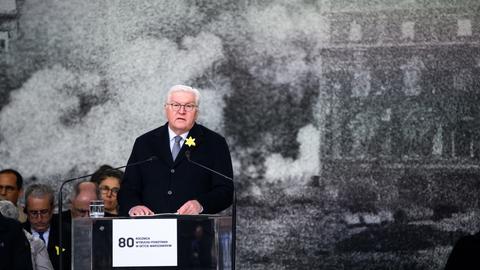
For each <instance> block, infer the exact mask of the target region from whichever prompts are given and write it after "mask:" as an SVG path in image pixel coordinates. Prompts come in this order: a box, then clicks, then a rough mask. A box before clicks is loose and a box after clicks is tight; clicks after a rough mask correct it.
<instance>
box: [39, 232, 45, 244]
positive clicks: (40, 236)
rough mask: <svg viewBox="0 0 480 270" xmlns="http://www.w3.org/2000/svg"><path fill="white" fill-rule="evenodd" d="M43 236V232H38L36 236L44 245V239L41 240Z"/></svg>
mask: <svg viewBox="0 0 480 270" xmlns="http://www.w3.org/2000/svg"><path fill="white" fill-rule="evenodd" d="M43 234H44V232H38V236H39V238H40V240H42V241H43V243H45V238H43Z"/></svg>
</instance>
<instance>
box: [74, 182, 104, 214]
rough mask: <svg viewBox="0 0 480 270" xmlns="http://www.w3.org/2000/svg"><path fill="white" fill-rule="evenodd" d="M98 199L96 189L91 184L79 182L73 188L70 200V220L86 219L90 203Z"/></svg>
mask: <svg viewBox="0 0 480 270" xmlns="http://www.w3.org/2000/svg"><path fill="white" fill-rule="evenodd" d="M99 198H100V195H99V191H98V187H97V185H96V184H95V183H93V182H80V183H78V184H77V185H76V186H75V189H74V193H73V196H72V198H71V203H72V205H71V211H72V218H77V217H87V216H88V215H89V212H90V201H93V200H98V199H99Z"/></svg>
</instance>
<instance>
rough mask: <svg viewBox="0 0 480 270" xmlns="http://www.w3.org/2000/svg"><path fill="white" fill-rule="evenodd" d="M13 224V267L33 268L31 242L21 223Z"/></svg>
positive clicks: (26, 269)
mask: <svg viewBox="0 0 480 270" xmlns="http://www.w3.org/2000/svg"><path fill="white" fill-rule="evenodd" d="M16 225H18V226H13V227H12V228H13V231H12V235H13V239H14V240H13V241H12V244H13V249H14V250H13V269H18V270H24V269H25V270H28V269H32V257H31V253H30V244H29V243H28V240H27V237H26V236H25V234H24V233H23V230H22V228H21V225H20V224H16Z"/></svg>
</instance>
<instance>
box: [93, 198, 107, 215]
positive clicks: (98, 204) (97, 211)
mask: <svg viewBox="0 0 480 270" xmlns="http://www.w3.org/2000/svg"><path fill="white" fill-rule="evenodd" d="M104 216H105V204H104V203H103V200H93V201H90V217H91V218H100V217H104Z"/></svg>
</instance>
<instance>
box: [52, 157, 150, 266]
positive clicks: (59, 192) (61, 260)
mask: <svg viewBox="0 0 480 270" xmlns="http://www.w3.org/2000/svg"><path fill="white" fill-rule="evenodd" d="M157 159H158V158H157V157H156V156H151V157H149V158H147V159H145V160H142V161H138V162H134V163H130V164H127V165H124V166H120V167H117V168H113V169H111V170H119V169H123V168H126V167H130V166H137V165H141V164H144V163H147V162H151V161H154V160H157ZM93 175H94V173H92V174H87V175H82V176H79V177H75V178H70V179H67V180H62V184H61V185H60V188H59V191H58V246H59V249H60V252H59V254H58V255H59V260H58V262H59V267H60V268H59V269H60V270H62V269H63V252H62V248H63V245H62V240H63V231H62V223H63V218H62V212H63V209H62V206H63V196H62V191H63V186H64V185H65V184H67V183H70V182H72V181H75V180H79V179H83V178H87V177H91V176H93Z"/></svg>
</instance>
